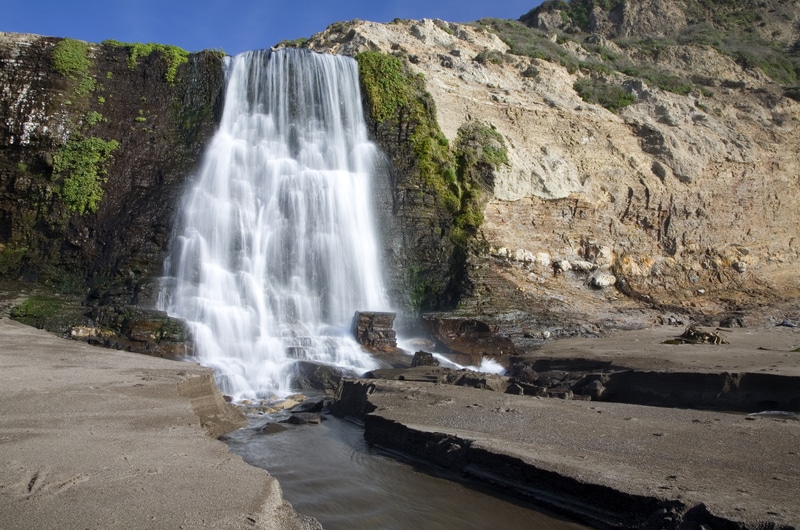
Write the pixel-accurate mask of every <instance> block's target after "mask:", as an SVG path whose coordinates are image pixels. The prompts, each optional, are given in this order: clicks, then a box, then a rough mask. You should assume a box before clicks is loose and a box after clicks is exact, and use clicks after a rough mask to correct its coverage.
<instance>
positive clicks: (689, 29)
mask: <svg viewBox="0 0 800 530" xmlns="http://www.w3.org/2000/svg"><path fill="white" fill-rule="evenodd" d="M590 3H591V2H590ZM551 4H552V3H551ZM556 4H562V5H566V4H564V3H563V2H562V3H556ZM571 4H577V2H571ZM612 4H615V7H614V9H616V11H614V10H612V11H611V12H605V11H603V10H602V9H600V8H596V9H594V11H593V17H594V18H593V19H592V20H595V19H596V20H600V19H603V17H605V19H607V20H617V19H618V20H617V22H616V23H615V24H616V25H608V24H607V25H605V26H603V25H602V24H600V23H599V22H596V23H595V24H594V26H596V27H595V28H594V29H597V27H600V26H602V27H603V28H605V30H604V31H599V30H597V31H594V30H593V29H592V28H587V31H585V32H584V31H582V30H581V29H580V28H578V27H577V26H576V24H575V23H574V22H573V21H571V19H570V18H569V17H568V16H567V15H562V13H560V12H555V11H551V12H549V15H551V18H552V16H553V13H555V15H557V20H558V21H560V22H559V23H558V24H555V25H554V26H553V27H552V28H551V26H549V25H548V23H547V22H546V20H547V16H548V12H547V10H546V9H540V10H538V11H536V12H535V14H536V16H532V15H531V14H529V15H527V16H526V17H523V20H528V21H529V23H532V24H533V25H534V26H536V27H533V28H532V27H528V26H525V25H524V24H523V23H521V22H516V21H498V20H482V21H478V22H477V23H475V24H468V25H461V24H452V23H447V22H443V21H440V20H422V21H411V20H405V21H400V20H398V21H394V22H393V23H390V24H376V23H372V22H366V21H351V22H350V23H347V24H337V25H334V26H331V27H330V28H329V29H328V30H327V31H325V32H323V33H321V34H319V35H316V36H315V37H314V38H312V40H311V41H310V43H309V44H308V46H309V47H311V48H312V49H315V50H321V51H329V52H334V53H343V54H350V55H356V56H357V55H358V54H360V53H362V52H364V51H366V50H373V51H374V50H378V51H380V52H382V53H385V54H392V55H394V56H397V57H398V58H401V59H402V60H403V61H405V64H406V65H407V67H408V68H409V69H410V70H411V71H412V72H413V73H414V74H416V75H418V76H420V77H422V78H424V80H425V87H426V89H427V90H428V91H429V93H430V96H431V97H432V100H433V102H434V104H435V116H436V120H437V122H438V125H439V126H440V127H441V131H442V133H443V134H444V136H445V137H446V138H447V139H448V140H449V141H450V142H451V144H452V143H454V142H456V140H457V138H458V131H459V129H460V128H462V127H463V126H464V124H467V123H484V124H489V125H490V126H491V128H492V129H494V130H495V131H496V132H498V133H499V134H500V135H501V136H502V139H503V141H504V143H505V146H506V147H507V155H508V156H507V158H508V162H507V163H504V164H500V165H499V166H498V167H497V168H495V169H494V170H493V171H492V175H491V177H490V178H489V179H487V182H490V184H491V186H490V189H489V190H488V192H487V193H486V196H485V198H484V201H485V202H484V204H485V207H484V209H483V216H484V220H483V222H482V224H480V226H479V228H478V229H477V230H476V233H475V238H474V239H473V241H472V244H471V246H470V251H469V253H468V256H467V263H466V264H465V268H464V273H465V277H466V281H464V282H462V285H465V286H466V289H465V290H464V291H463V292H462V294H461V296H460V298H459V302H458V307H457V308H456V310H455V311H454V312H453V313H451V314H449V316H453V315H455V316H456V317H458V318H459V319H479V320H482V321H485V322H487V323H488V324H489V327H490V328H492V326H494V327H493V328H492V329H495V330H496V331H497V333H499V334H501V335H506V336H508V337H510V338H511V339H512V340H513V341H514V342H515V344H516V345H517V346H520V347H526V346H531V345H535V344H537V343H540V342H541V341H542V340H545V339H547V338H551V337H555V336H566V335H573V334H587V333H588V334H597V333H602V332H603V331H605V330H608V329H611V328H615V327H617V328H620V327H622V328H625V327H635V326H640V325H646V324H649V323H652V322H654V321H666V320H668V319H674V320H675V321H688V320H691V319H694V320H698V321H701V322H706V323H717V324H718V323H723V324H730V323H731V322H734V323H737V324H746V320H747V317H748V316H749V315H750V314H751V313H752V312H755V311H757V310H758V308H763V307H765V306H767V307H772V308H775V311H774V314H772V315H771V317H772V318H778V319H782V318H784V316H785V313H782V311H787V310H788V311H790V312H791V311H795V312H796V310H797V309H796V305H795V306H794V307H793V308H792V304H793V303H794V302H793V301H794V300H796V298H797V294H798V292H799V291H800V279H799V278H798V275H797V270H798V268H797V264H798V257H800V256H799V255H798V241H797V239H796V234H797V233H798V228H800V217H798V216H797V215H796V212H797V210H798V206H799V204H798V199H800V186H798V176H797V175H798V163H797V160H798V150H799V148H800V140H798V134H797V132H798V119H799V118H800V105H799V104H798V102H797V101H796V100H794V99H792V98H791V97H789V96H793V95H794V92H793V90H794V85H793V83H795V82H796V70H794V68H796V66H797V60H796V58H797V55H796V46H794V48H791V49H790V48H789V47H785V46H784V44H783V43H786V42H791V43H794V42H796V41H797V37H798V36H797V31H796V25H795V23H796V21H797V19H798V15H797V9H796V6H794V7H792V8H789V7H787V6H786V5H784V3H776V5H778V4H780V8H781V12H780V13H779V15H780V17H779V18H781V20H785V19H786V18H787V17H788V19H789V21H790V23H787V24H783V25H781V26H778V27H777V29H773V33H774V34H775V35H778V36H780V37H781V40H774V39H773V40H772V41H769V42H767V41H765V40H764V39H763V38H762V37H758V38H756V37H753V36H752V34H751V33H747V35H751V36H750V37H748V38H749V39H750V41H748V42H750V43H751V44H750V48H749V49H750V52H751V53H752V54H753V55H757V54H762V53H763V54H768V51H765V50H764V49H763V48H759V46H768V47H770V49H772V50H776V49H777V50H784V51H782V52H781V53H779V54H777V55H774V56H772V55H769V56H768V57H767V56H766V55H765V57H766V58H765V59H763V63H760V64H757V63H756V58H754V57H750V60H749V61H748V60H745V59H747V57H744V55H742V53H743V52H742V53H740V54H738V55H737V54H735V53H732V52H731V49H732V47H734V44H732V43H731V42H729V41H730V39H734V38H738V37H737V35H739V34H738V33H736V32H735V31H734V30H733V29H730V30H729V29H725V28H724V27H721V26H712V25H711V23H712V22H713V21H712V22H708V23H707V24H708V25H702V26H698V23H697V21H694V20H693V19H691V17H690V15H691V13H689V12H688V11H687V9H686V7H685V5H684V4H683V3H680V2H669V1H654V2H616V3H613V2H612ZM643 4H647V6H644V5H643ZM650 4H653V5H652V6H651V5H650ZM656 4H657V5H656ZM648 6H650V7H652V8H653V9H656V11H655V12H656V13H660V12H662V11H665V10H666V11H668V12H669V13H672V15H670V17H667V18H668V19H669V20H672V18H674V19H676V20H677V22H675V24H673V26H674V27H672V26H670V25H669V24H665V25H663V27H662V28H663V31H662V32H661V33H660V34H661V35H667V34H669V35H671V36H664V37H663V38H659V39H655V38H642V37H637V36H636V35H643V34H647V32H648V31H649V30H648V29H647V28H648V27H649V26H648V24H650V23H651V22H652V20H651V21H650V22H648V20H650V19H645V18H646V17H645V18H642V17H644V16H645V14H646V13H648V12H649V11H648V9H646V8H647V7H648ZM547 7H548V6H547V5H545V6H543V8H547ZM550 7H553V6H550ZM556 7H557V6H556ZM787 9H788V10H789V11H787ZM658 10H661V11H658ZM687 13H688V14H687ZM692 13H695V14H696V12H692ZM618 15H619V16H618ZM615 17H616V19H615ZM773 18H774V17H773ZM704 24H706V23H704ZM540 28H544V29H540ZM635 28H638V33H637V32H636V31H634V29H635ZM758 28H759V32H760V33H761V34H765V32H766V33H768V32H767V30H768V29H769V27H768V26H766V23H765V24H761V25H759V26H758ZM568 30H569V31H568ZM703 32H705V33H703ZM699 33H703V34H704V35H705V34H708V35H711V34H713V35H717V36H720V35H722V36H727V37H725V38H727V39H729V40H728V41H726V43H727V44H724V45H722V44H720V45H715V44H714V43H711V44H704V43H703V42H704V39H701V38H697V34H699ZM612 38H613V39H614V40H612ZM736 46H739V45H736ZM792 49H793V50H795V51H791V50H792ZM740 51H741V50H740ZM759 57H761V56H760V55H759ZM781 61H784V62H783V63H782V62H781ZM776 64H783V65H784V66H786V68H784V69H783V70H781V71H780V72H778V70H776V69H774V68H772V67H774V66H775V65H776ZM787 65H788V66H787ZM776 72H778V73H776ZM781 72H782V73H781ZM768 74H771V75H772V77H770V75H768ZM384 148H385V149H388V150H391V147H388V148H387V147H384ZM786 304H788V307H789V309H787V305H786ZM777 308H780V309H777ZM792 314H794V313H792ZM765 316H767V315H765V314H764V312H763V311H761V312H760V313H759V316H758V318H759V319H761V318H763V317H765ZM433 318H438V317H433ZM737 319H738V320H737ZM453 333H455V334H458V332H457V331H454V332H453Z"/></svg>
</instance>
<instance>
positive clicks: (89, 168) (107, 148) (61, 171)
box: [53, 135, 119, 215]
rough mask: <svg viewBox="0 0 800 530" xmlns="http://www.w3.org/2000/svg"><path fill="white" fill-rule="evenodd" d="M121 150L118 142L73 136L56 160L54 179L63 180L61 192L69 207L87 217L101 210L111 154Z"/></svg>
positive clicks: (59, 193) (61, 196)
mask: <svg viewBox="0 0 800 530" xmlns="http://www.w3.org/2000/svg"><path fill="white" fill-rule="evenodd" d="M118 147H119V142H117V141H116V140H108V141H106V140H103V139H102V138H97V137H90V138H83V137H81V136H79V135H73V137H72V138H70V140H69V142H67V144H66V145H65V146H64V147H63V148H62V149H61V150H60V151H59V152H58V153H56V155H55V157H54V158H53V177H54V178H59V177H63V178H64V181H63V183H62V185H61V189H60V190H59V192H58V195H59V196H60V198H61V200H62V201H63V202H64V203H65V204H66V206H67V208H68V209H69V210H70V211H72V212H76V213H78V214H79V215H83V214H84V213H86V212H90V213H93V212H95V211H97V206H98V204H99V203H100V199H102V197H103V187H102V183H103V182H105V175H106V173H107V172H108V165H109V163H110V162H111V154H112V153H113V152H114V150H116V149H117V148H118Z"/></svg>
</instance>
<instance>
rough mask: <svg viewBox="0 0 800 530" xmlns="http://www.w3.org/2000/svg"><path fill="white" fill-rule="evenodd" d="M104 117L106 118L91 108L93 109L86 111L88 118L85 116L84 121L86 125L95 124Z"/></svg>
mask: <svg viewBox="0 0 800 530" xmlns="http://www.w3.org/2000/svg"><path fill="white" fill-rule="evenodd" d="M104 119H105V118H103V115H102V114H100V113H99V112H97V111H96V110H91V111H89V112H87V113H86V118H85V120H84V121H85V122H86V125H89V126H91V125H95V124H97V123H100V122H101V121H103V120H104Z"/></svg>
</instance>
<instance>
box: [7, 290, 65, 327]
mask: <svg viewBox="0 0 800 530" xmlns="http://www.w3.org/2000/svg"><path fill="white" fill-rule="evenodd" d="M62 305H63V304H62V302H61V300H59V299H57V298H50V297H47V296H31V297H30V298H28V299H27V300H25V301H24V302H22V303H21V304H20V305H18V306H17V307H15V308H14V309H12V310H11V315H10V316H11V318H13V319H14V320H18V321H20V322H23V323H26V324H27V323H29V322H31V321H39V320H43V319H47V318H52V317H54V316H56V315H58V313H59V312H60V311H61V308H62Z"/></svg>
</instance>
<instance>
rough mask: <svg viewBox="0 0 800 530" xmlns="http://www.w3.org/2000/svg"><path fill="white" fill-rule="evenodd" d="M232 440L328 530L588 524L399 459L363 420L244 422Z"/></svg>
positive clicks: (557, 529)
mask: <svg viewBox="0 0 800 530" xmlns="http://www.w3.org/2000/svg"><path fill="white" fill-rule="evenodd" d="M262 423H263V422H262ZM227 441H228V445H229V447H230V450H231V451H232V452H234V453H236V454H238V455H241V456H242V457H243V458H244V459H245V461H247V462H248V463H250V464H251V465H254V466H258V467H261V468H265V469H267V470H268V471H269V473H270V474H271V475H273V476H274V477H276V478H277V479H278V481H279V482H280V484H281V487H282V488H283V492H284V497H285V498H286V499H287V500H288V501H289V502H291V503H292V505H293V506H294V508H295V509H296V510H297V511H299V512H300V513H303V514H306V515H310V516H312V517H316V518H317V519H318V520H319V521H320V522H321V523H322V525H323V526H324V527H325V528H326V529H328V530H336V529H347V530H357V529H370V530H373V529H378V528H380V529H390V530H391V529H397V530H407V529H409V528H417V529H452V528H458V529H486V528H503V529H523V528H525V529H531V528H536V529H542V530H567V529H569V530H576V529H581V528H586V527H584V526H581V525H579V524H576V523H570V522H566V521H564V520H562V519H559V518H557V517H553V516H548V515H545V514H543V513H540V512H537V511H535V510H533V509H531V508H530V507H527V506H525V505H523V504H521V503H517V502H515V501H513V500H509V499H503V498H499V497H497V496H495V495H489V494H487V493H484V492H482V491H480V490H479V489H476V488H474V487H468V486H466V485H464V484H461V483H459V482H455V481H453V480H447V479H445V478H442V477H439V476H433V475H431V474H429V473H427V472H425V471H422V470H420V469H415V467H414V466H412V465H410V464H406V463H403V462H399V461H397V460H395V459H394V458H391V457H389V456H386V455H384V454H381V453H380V452H378V451H376V450H375V449H373V448H371V447H369V446H368V445H367V444H366V443H365V442H364V439H363V431H362V429H361V428H360V427H357V426H355V425H352V424H350V423H347V422H345V421H342V420H338V419H336V418H331V419H329V420H328V421H325V422H323V423H322V424H321V425H310V426H293V425H287V430H286V431H283V432H278V433H275V434H268V435H265V434H258V433H257V431H256V430H254V429H242V430H239V431H237V432H234V433H231V434H230V435H229V439H228V440H227Z"/></svg>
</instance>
